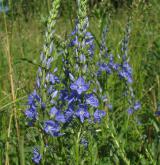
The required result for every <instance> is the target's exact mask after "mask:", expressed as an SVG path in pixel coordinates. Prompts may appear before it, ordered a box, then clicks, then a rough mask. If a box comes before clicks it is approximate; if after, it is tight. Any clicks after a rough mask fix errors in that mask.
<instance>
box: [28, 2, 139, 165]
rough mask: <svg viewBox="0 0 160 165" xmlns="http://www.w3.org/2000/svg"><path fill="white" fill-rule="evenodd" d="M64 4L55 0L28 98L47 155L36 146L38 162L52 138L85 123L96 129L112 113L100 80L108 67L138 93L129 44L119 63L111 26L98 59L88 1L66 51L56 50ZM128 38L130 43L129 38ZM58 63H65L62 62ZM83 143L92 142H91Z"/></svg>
mask: <svg viewBox="0 0 160 165" xmlns="http://www.w3.org/2000/svg"><path fill="white" fill-rule="evenodd" d="M59 5H60V1H58V0H57V1H54V3H53V9H54V10H52V11H51V12H50V17H49V20H48V24H47V31H46V34H45V36H46V38H45V44H44V48H43V51H42V53H41V55H40V67H39V68H38V72H37V78H36V87H35V89H34V92H33V93H31V94H30V95H29V97H28V103H27V105H28V108H27V109H26V111H25V115H26V118H27V120H29V125H30V126H32V127H38V130H39V131H40V134H41V136H40V137H41V141H43V143H41V148H42V149H41V150H42V155H41V154H39V151H38V150H37V149H34V151H33V153H34V156H33V158H32V160H33V161H34V162H35V163H37V164H38V163H40V161H41V159H42V157H43V154H44V150H45V149H44V146H45V145H48V144H49V142H50V138H53V137H64V136H66V134H68V131H70V132H73V133H75V132H76V131H77V128H78V130H80V131H79V132H82V130H83V128H88V127H89V126H90V127H92V128H94V126H95V125H96V126H97V125H99V124H100V123H101V122H103V119H104V118H105V116H106V114H107V109H106V108H105V106H106V104H105V106H104V102H106V100H107V101H108V99H107V98H106V96H105V95H106V91H105V90H106V89H105V88H104V87H103V85H102V84H101V82H100V80H99V78H100V77H101V76H103V72H105V74H106V75H107V76H110V75H112V74H113V73H116V74H117V75H118V76H119V78H120V79H123V80H124V81H125V83H126V84H129V87H130V88H129V89H131V90H130V93H131V94H132V96H133V93H132V92H131V91H132V88H131V85H130V84H132V82H133V76H132V68H131V66H130V65H129V63H128V61H127V54H126V47H127V46H126V45H124V46H123V51H124V52H125V54H124V55H123V58H122V62H121V63H118V62H117V61H116V60H115V59H114V55H113V54H111V53H109V51H108V49H107V48H106V33H107V28H106V27H105V28H104V31H103V33H102V42H101V47H100V51H99V55H98V58H99V61H98V62H95V61H96V60H95V58H97V57H95V56H96V55H97V54H96V50H95V43H94V40H95V38H94V37H93V35H92V34H91V33H90V32H89V31H88V26H89V20H88V17H87V14H86V9H84V6H85V5H86V1H82V2H81V1H80V2H79V11H78V18H77V19H76V23H75V28H74V30H73V31H72V32H71V34H70V35H69V36H68V38H67V40H66V41H65V42H63V44H62V45H63V46H62V51H61V53H59V52H58V51H57V50H56V45H54V42H53V41H54V33H55V30H54V28H55V27H54V26H55V20H56V17H57V15H58V8H59ZM81 10H82V11H81ZM83 10H84V11H83ZM125 43H128V42H126V41H125ZM124 47H125V48H124ZM57 62H59V63H60V64H61V65H58V66H57V65H56V64H57ZM107 103H108V104H107V106H108V107H112V105H110V104H109V102H107ZM139 108H140V103H139V102H136V103H135V104H134V105H133V106H132V107H130V108H129V109H128V113H129V114H132V113H133V109H134V110H138V109H139ZM86 125H87V127H85V126H86ZM88 125H89V126H88ZM74 128H75V129H74ZM71 130H72V131H71ZM84 132H86V130H85V131H84ZM82 134H83V133H82ZM78 137H79V133H78ZM79 142H80V140H79ZM81 143H85V146H87V145H88V142H86V141H85V142H82V141H81Z"/></svg>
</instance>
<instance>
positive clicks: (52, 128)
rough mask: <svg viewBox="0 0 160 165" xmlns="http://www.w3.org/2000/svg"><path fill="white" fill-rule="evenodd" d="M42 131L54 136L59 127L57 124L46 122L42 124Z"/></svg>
mask: <svg viewBox="0 0 160 165" xmlns="http://www.w3.org/2000/svg"><path fill="white" fill-rule="evenodd" d="M44 131H45V132H46V133H47V134H50V135H51V136H54V135H55V134H56V133H58V132H59V131H60V126H59V124H58V123H57V122H54V121H52V120H47V121H45V122H44Z"/></svg>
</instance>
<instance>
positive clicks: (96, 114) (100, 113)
mask: <svg viewBox="0 0 160 165" xmlns="http://www.w3.org/2000/svg"><path fill="white" fill-rule="evenodd" d="M105 115H106V112H105V111H102V110H96V111H95V112H94V121H95V122H100V121H101V118H102V117H104V116H105Z"/></svg>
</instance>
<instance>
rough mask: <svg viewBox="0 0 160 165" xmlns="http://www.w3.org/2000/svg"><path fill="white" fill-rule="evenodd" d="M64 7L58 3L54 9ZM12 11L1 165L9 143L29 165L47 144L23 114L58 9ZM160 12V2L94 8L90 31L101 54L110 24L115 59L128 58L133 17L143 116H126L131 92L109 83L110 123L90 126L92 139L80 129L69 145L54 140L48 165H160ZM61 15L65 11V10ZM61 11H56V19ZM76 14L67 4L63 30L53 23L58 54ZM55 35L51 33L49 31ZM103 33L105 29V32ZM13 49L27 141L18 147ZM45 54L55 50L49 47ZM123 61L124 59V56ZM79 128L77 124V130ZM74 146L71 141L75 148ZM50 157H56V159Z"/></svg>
mask: <svg viewBox="0 0 160 165" xmlns="http://www.w3.org/2000/svg"><path fill="white" fill-rule="evenodd" d="M56 2H57V1H54V3H56ZM120 2H121V3H120ZM138 2H139V3H138ZM8 5H9V7H10V11H9V12H8V13H7V14H6V15H5V17H4V14H3V13H0V22H1V24H0V39H1V40H0V164H4V163H5V160H6V159H5V158H6V153H7V149H6V143H7V141H8V142H9V145H10V147H9V151H8V155H9V162H10V164H22V165H23V164H31V158H32V149H33V146H34V144H35V143H36V144H37V145H40V146H42V145H43V144H42V137H40V136H39V134H38V132H39V130H38V129H35V128H32V127H31V128H28V127H27V121H26V119H25V116H24V115H23V112H24V110H25V108H26V106H25V104H26V96H27V95H28V93H29V92H30V91H31V90H32V89H33V86H34V81H35V75H36V70H37V68H38V65H39V54H40V51H41V47H42V44H43V36H44V35H43V34H44V32H43V31H44V27H45V26H46V24H47V23H46V22H47V21H46V20H47V16H48V14H49V11H50V9H51V2H50V1H49V0H47V1H46V0H43V1H36V0H35V1H24V0H16V1H12V0H9V1H8ZM44 6H46V7H44ZM54 6H55V4H54ZM159 6H160V2H159V0H153V1H150V2H147V1H136V0H135V1H129V0H128V1H124V0H122V1H116V0H113V1H110V0H106V1H101V2H98V1H95V2H94V1H93V3H92V4H91V7H90V8H89V9H88V14H89V16H90V17H89V19H90V27H89V29H90V31H91V32H92V33H93V34H94V36H95V39H96V42H97V47H98V46H99V44H100V38H101V33H102V29H103V27H104V25H105V24H107V25H108V27H109V32H108V37H107V45H108V49H109V51H111V50H112V51H113V52H112V53H113V54H118V52H120V45H121V39H122V38H123V36H124V27H125V25H126V23H127V19H128V15H129V16H130V17H131V20H132V21H131V29H132V30H131V39H130V42H129V57H130V63H131V65H132V67H133V71H134V86H133V88H134V91H135V96H136V98H137V100H138V99H139V100H140V101H141V104H142V109H141V110H140V111H137V112H136V113H135V114H133V115H132V116H128V114H127V113H126V110H125V109H124V107H125V105H127V104H128V103H127V97H126V101H123V102H122V99H123V100H125V99H124V96H123V95H122V92H123V90H124V88H125V86H124V85H123V84H122V83H120V82H118V81H117V75H113V76H112V77H106V79H105V80H102V83H103V82H107V83H106V86H104V88H105V89H106V91H105V93H106V94H107V95H108V93H109V94H110V95H109V101H110V102H111V103H113V109H112V110H110V111H109V110H108V109H107V111H108V113H107V116H106V118H105V120H104V121H103V122H102V124H101V125H100V126H99V125H96V130H91V129H90V128H89V126H88V125H86V127H85V129H86V130H87V132H86V131H85V130H81V129H80V130H77V132H71V133H70V134H69V133H68V134H67V137H68V138H65V137H60V138H59V139H58V138H51V139H49V140H50V141H52V144H54V145H53V146H52V147H51V146H49V147H50V148H49V149H48V148H47V147H46V146H44V151H43V152H44V153H45V154H46V155H48V157H49V158H48V159H47V160H45V163H46V164H59V165H61V164H62V165H63V164H64V165H66V164H76V163H77V164H84V165H85V164H92V165H94V164H95V165H104V164H108V165H110V164H111V165H112V164H142V165H143V164H144V165H146V164H153V165H156V164H158V163H159V162H160V146H159V144H160V143H159V141H160V120H159V118H158V117H155V114H154V113H155V111H157V110H158V109H159V104H160V70H159V66H160V38H159V29H160V23H159V20H158V18H159V14H160V10H159V9H160V8H159ZM55 7H56V6H55ZM57 8H59V4H58V7H57ZM56 11H58V10H56ZM130 11H131V12H130ZM54 12H55V8H54V10H53V11H52V13H54ZM79 12H80V11H79ZM75 13H76V3H75V1H71V0H66V1H62V4H61V7H60V11H59V13H56V14H55V15H53V17H57V15H58V16H59V17H58V19H57V24H56V25H55V22H53V26H55V28H56V35H55V38H54V41H55V47H56V48H57V49H61V47H63V45H62V44H61V43H62V42H61V41H63V39H65V38H66V36H67V35H68V34H69V32H70V31H71V29H72V28H73V23H74V19H75ZM82 17H83V15H82ZM54 19H55V18H54ZM5 21H6V23H7V24H6V25H5ZM49 21H50V20H49ZM50 25H51V24H50ZM50 25H48V26H50ZM52 28H53V27H48V29H49V31H51V29H52ZM99 29H101V30H100V32H99ZM47 35H49V34H46V41H47V42H49V41H48V40H50V39H51V38H52V36H47ZM7 39H8V40H9V42H7ZM8 50H9V51H10V53H11V57H12V67H13V76H14V83H15V95H16V101H15V106H16V111H17V116H18V124H19V127H20V142H18V141H17V135H16V128H15V120H12V122H11V124H10V123H9V119H10V117H11V115H13V113H12V109H13V106H12V105H13V103H14V102H13V100H12V99H11V92H10V91H11V88H10V82H9V75H10V73H9V68H8V60H7V59H8V56H7V51H8ZM44 51H45V52H47V51H48V50H45V48H44ZM46 54H47V53H46ZM115 58H116V60H118V57H115ZM96 60H97V59H96ZM56 61H57V63H56V64H57V65H62V63H60V62H59V61H60V60H59V57H57V60H56ZM115 109H116V111H115ZM9 127H11V128H10V130H11V134H10V137H9V138H8V128H9ZM77 128H78V127H76V125H75V130H76V129H77ZM80 137H86V138H87V140H88V141H89V146H88V148H87V149H86V148H85V147H84V146H83V145H81V144H80ZM68 141H70V143H69V145H68ZM45 147H46V148H45ZM49 151H50V153H52V154H51V156H50V153H48V152H49ZM75 162H76V163H75Z"/></svg>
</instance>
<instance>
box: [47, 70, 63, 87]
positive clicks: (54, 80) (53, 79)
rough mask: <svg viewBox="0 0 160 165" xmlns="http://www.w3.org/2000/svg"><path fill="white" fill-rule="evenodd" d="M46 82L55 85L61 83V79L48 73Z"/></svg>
mask: <svg viewBox="0 0 160 165" xmlns="http://www.w3.org/2000/svg"><path fill="white" fill-rule="evenodd" d="M46 81H47V82H50V83H51V84H52V85H54V84H55V83H59V82H60V81H59V78H58V77H57V76H55V75H53V74H52V73H48V74H47V76H46Z"/></svg>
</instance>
